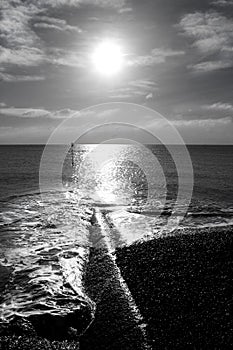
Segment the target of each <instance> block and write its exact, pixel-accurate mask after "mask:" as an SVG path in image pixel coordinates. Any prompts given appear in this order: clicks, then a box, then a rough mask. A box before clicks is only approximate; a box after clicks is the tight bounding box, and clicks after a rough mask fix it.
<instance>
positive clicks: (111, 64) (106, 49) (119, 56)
mask: <svg viewBox="0 0 233 350" xmlns="http://www.w3.org/2000/svg"><path fill="white" fill-rule="evenodd" d="M91 59H92V63H93V65H94V68H95V70H96V71H97V72H98V73H100V74H102V75H105V76H113V75H115V74H117V73H119V72H120V71H121V70H122V69H123V66H124V55H123V52H122V48H121V47H120V46H119V45H118V44H117V43H115V42H114V41H111V40H106V41H103V42H101V43H100V44H99V45H98V46H97V47H96V49H95V50H94V52H93V54H92V57H91Z"/></svg>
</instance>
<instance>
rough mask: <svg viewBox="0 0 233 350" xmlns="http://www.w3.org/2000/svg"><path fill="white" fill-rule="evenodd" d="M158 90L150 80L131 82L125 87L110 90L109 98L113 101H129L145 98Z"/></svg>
mask: <svg viewBox="0 0 233 350" xmlns="http://www.w3.org/2000/svg"><path fill="white" fill-rule="evenodd" d="M157 89H158V87H157V84H156V83H155V82H153V81H151V80H145V79H144V80H143V79H138V80H132V81H129V82H128V83H127V84H126V86H123V87H119V88H116V89H112V90H110V91H109V97H110V98H113V99H124V100H125V99H129V98H134V97H145V98H146V96H148V94H152V93H154V92H155V91H156V90H157Z"/></svg>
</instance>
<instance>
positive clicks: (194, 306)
mask: <svg viewBox="0 0 233 350" xmlns="http://www.w3.org/2000/svg"><path fill="white" fill-rule="evenodd" d="M182 231H183V232H182ZM187 231H188V232H187ZM232 233H233V230H232V227H225V228H222V227H221V228H217V229H216V228H210V229H201V230H200V229H191V230H190V229H188V230H184V229H183V230H178V231H177V233H176V235H173V236H170V237H163V238H155V239H152V240H149V241H146V242H136V243H134V244H132V245H131V246H128V247H122V248H117V249H116V252H115V254H114V256H115V258H116V264H117V266H118V267H119V269H120V271H121V274H122V276H123V278H124V280H125V281H126V283H127V285H128V287H129V289H130V291H131V293H132V296H133V298H134V300H135V301H136V304H137V306H138V307H139V309H140V312H141V313H142V316H143V318H144V320H145V322H146V325H147V326H146V331H147V334H148V339H149V343H150V345H151V348H152V349H156V348H168V349H176V348H177V349H185V348H187V347H188V346H189V347H190V346H191V347H196V348H197V349H201V348H214V347H215V348H216V347H217V348H226V347H227V346H232V343H231V340H230V336H231V334H232V331H233V323H232V320H231V318H230V308H232V303H233V302H232V301H231V300H230V299H229V297H227V296H228V295H230V289H229V288H230V287H229V286H230V283H231V278H230V276H231V273H232V267H233V258H232V251H231V247H232V240H233V239H232ZM92 254H94V255H96V254H97V256H98V254H99V251H98V249H96V248H92ZM100 254H102V252H101V251H100ZM89 266H90V265H89ZM95 266H96V265H95V264H94V265H93V266H92V267H91V269H92V278H93V271H94V270H93V269H95ZM103 268H104V267H101V266H100V270H101V269H103ZM100 272H101V271H100ZM87 277H88V276H87ZM88 278H89V280H87V279H86V280H85V281H84V282H85V283H84V284H85V286H87V285H89V288H91V286H92V285H93V283H94V280H92V278H91V277H90V275H89V277H88ZM108 293H109V294H108ZM108 293H107V294H106V296H105V297H103V298H102V300H100V302H99V303H98V306H97V312H96V315H95V319H94V321H93V323H92V324H91V325H90V327H89V328H88V330H87V331H86V332H85V333H84V335H82V336H81V338H80V344H81V345H80V348H79V344H78V338H76V339H75V340H74V339H72V337H71V339H69V340H67V341H63V342H55V343H54V342H50V341H48V340H46V339H43V338H39V337H36V338H35V335H31V336H30V335H29V334H28V335H26V334H25V335H24V336H23V334H24V331H22V333H21V334H20V335H17V334H16V335H14V334H15V333H14V329H11V330H10V334H6V335H5V336H4V335H3V334H2V335H1V340H0V349H6V350H7V349H14V350H16V349H22V350H27V349H39V348H40V349H42V350H43V349H44V350H45V349H75V350H76V349H81V350H82V349H86V350H89V349H92V350H95V349H100V348H101V349H109V350H110V349H119V336H121V337H122V339H121V344H123V345H124V342H125V344H130V343H132V344H133V343H134V340H133V338H132V339H130V338H129V339H126V336H127V331H126V330H127V324H125V325H124V327H125V331H124V330H122V332H121V335H119V334H118V333H117V329H118V327H121V326H122V325H120V324H118V323H119V322H120V319H119V322H118V321H117V320H114V322H113V319H112V316H111V310H109V305H111V302H110V301H111V300H112V301H113V300H115V301H114V304H113V305H112V306H111V307H112V308H113V309H112V310H114V309H115V308H116V309H118V308H119V306H120V304H119V305H118V303H119V300H118V298H117V299H116V298H115V299H114V298H113V299H112V297H111V295H112V296H113V295H114V293H115V292H114V290H112V289H111V288H110V289H109V290H108ZM113 314H114V312H113ZM106 317H107V318H108V319H107V320H106ZM126 323H127V322H126ZM103 324H105V327H104V329H103V326H102V325H103ZM113 325H114V327H113ZM131 334H132V333H131ZM13 335H14V336H13ZM128 335H129V337H130V332H129V334H128ZM12 336H13V337H12ZM23 339H24V340H23ZM36 344H37V345H36ZM135 344H136V343H135ZM135 344H134V349H140V346H138V347H137V345H135ZM123 345H122V346H123ZM33 346H34V347H33ZM36 346H38V347H36ZM54 346H55V347H54ZM127 346H129V345H127ZM127 346H126V347H124V346H123V348H124V349H129V347H127Z"/></svg>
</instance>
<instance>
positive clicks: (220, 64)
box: [188, 60, 233, 73]
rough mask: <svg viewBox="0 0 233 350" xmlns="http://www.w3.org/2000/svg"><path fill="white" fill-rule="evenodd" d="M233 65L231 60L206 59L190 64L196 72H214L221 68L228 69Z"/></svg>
mask: <svg viewBox="0 0 233 350" xmlns="http://www.w3.org/2000/svg"><path fill="white" fill-rule="evenodd" d="M232 66H233V62H231V61H228V60H226V61H224V60H222V61H205V62H201V63H197V64H191V65H188V67H189V68H191V69H192V70H193V71H194V72H196V73H202V72H212V71H216V70H219V69H226V68H230V67H232Z"/></svg>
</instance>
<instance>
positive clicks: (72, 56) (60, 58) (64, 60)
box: [46, 49, 87, 68]
mask: <svg viewBox="0 0 233 350" xmlns="http://www.w3.org/2000/svg"><path fill="white" fill-rule="evenodd" d="M46 59H47V62H49V63H52V64H55V65H60V66H68V67H78V68H84V67H86V64H87V60H86V58H85V57H84V55H83V53H81V52H80V51H79V52H77V51H67V50H65V49H50V50H48V51H47V58H46Z"/></svg>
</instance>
